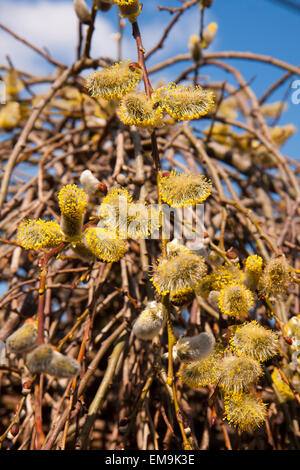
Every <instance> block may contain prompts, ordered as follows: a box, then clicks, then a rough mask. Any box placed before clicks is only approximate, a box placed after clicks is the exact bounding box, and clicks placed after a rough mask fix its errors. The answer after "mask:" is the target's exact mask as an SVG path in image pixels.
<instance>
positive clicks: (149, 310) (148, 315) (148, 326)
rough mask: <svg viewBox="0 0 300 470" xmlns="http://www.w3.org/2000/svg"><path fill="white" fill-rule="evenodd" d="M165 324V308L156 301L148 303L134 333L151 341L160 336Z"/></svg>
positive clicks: (136, 322)
mask: <svg viewBox="0 0 300 470" xmlns="http://www.w3.org/2000/svg"><path fill="white" fill-rule="evenodd" d="M164 323H165V311H164V306H163V305H162V304H161V303H159V302H156V301H155V300H153V301H151V302H148V303H147V305H146V307H145V309H144V310H143V311H142V312H141V313H140V315H139V316H138V318H137V319H136V321H135V322H134V325H133V328H132V331H133V332H134V334H135V336H137V337H138V338H140V339H144V340H151V339H153V338H154V337H155V336H156V335H158V334H159V332H160V330H161V329H162V327H163V326H164Z"/></svg>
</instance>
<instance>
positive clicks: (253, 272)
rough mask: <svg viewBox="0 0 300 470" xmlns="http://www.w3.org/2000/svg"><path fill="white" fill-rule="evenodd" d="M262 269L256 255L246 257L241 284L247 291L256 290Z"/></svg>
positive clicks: (259, 258)
mask: <svg viewBox="0 0 300 470" xmlns="http://www.w3.org/2000/svg"><path fill="white" fill-rule="evenodd" d="M262 269H263V260H262V258H261V257H260V256H258V255H251V256H248V258H247V259H246V262H245V273H244V276H243V283H244V284H245V286H246V287H248V289H251V290H256V288H257V285H258V281H259V278H260V275H261V273H262Z"/></svg>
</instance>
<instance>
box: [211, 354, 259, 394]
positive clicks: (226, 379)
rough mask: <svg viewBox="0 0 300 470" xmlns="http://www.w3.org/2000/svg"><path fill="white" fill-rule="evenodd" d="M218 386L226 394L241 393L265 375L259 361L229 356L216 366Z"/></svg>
mask: <svg viewBox="0 0 300 470" xmlns="http://www.w3.org/2000/svg"><path fill="white" fill-rule="evenodd" d="M215 369H216V374H217V376H218V384H219V386H220V387H221V388H222V389H224V390H225V391H226V392H241V391H243V390H245V389H246V388H247V387H249V385H251V384H253V383H255V382H256V381H257V379H258V378H259V377H260V376H261V375H262V374H263V370H262V367H261V365H260V363H259V362H258V361H256V360H255V359H252V358H251V357H245V356H240V357H238V356H233V355H228V356H226V357H224V358H222V359H221V360H220V361H218V362H217V363H216V364H215Z"/></svg>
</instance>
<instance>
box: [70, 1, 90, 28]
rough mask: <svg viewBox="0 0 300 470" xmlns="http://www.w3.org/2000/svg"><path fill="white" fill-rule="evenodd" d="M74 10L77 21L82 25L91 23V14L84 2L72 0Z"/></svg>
mask: <svg viewBox="0 0 300 470" xmlns="http://www.w3.org/2000/svg"><path fill="white" fill-rule="evenodd" d="M74 10H75V13H76V15H77V17H78V19H79V20H80V21H81V22H82V23H84V24H90V23H91V13H90V12H89V9H88V7H87V4H86V3H85V0H74Z"/></svg>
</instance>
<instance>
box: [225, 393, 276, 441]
mask: <svg viewBox="0 0 300 470" xmlns="http://www.w3.org/2000/svg"><path fill="white" fill-rule="evenodd" d="M224 406H225V410H224V416H225V418H226V419H227V420H228V421H229V423H230V424H232V425H233V426H235V427H237V428H238V429H239V431H241V432H243V431H248V432H251V431H253V430H254V429H256V428H258V427H260V426H261V425H262V424H263V422H264V421H265V419H266V415H267V409H266V405H265V403H263V402H262V400H260V399H259V398H257V397H255V396H254V395H253V394H252V393H243V392H242V393H229V394H226V395H225V398H224Z"/></svg>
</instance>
